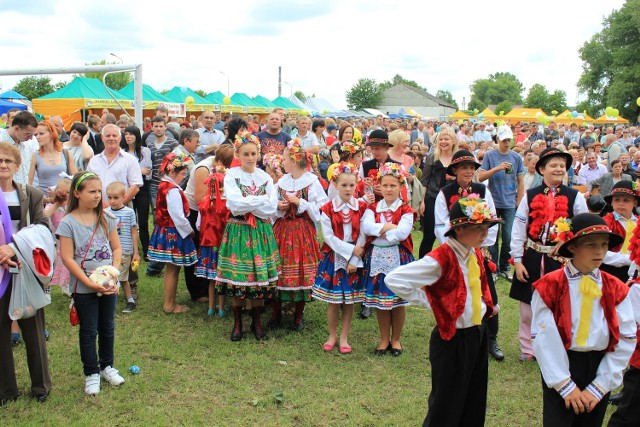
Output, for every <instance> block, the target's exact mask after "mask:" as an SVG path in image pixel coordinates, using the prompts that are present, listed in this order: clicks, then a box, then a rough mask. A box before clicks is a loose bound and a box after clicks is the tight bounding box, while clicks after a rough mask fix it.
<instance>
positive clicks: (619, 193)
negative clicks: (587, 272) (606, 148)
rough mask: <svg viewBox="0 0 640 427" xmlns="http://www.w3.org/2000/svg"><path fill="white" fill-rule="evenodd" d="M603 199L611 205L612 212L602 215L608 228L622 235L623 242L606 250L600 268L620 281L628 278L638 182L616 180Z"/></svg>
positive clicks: (639, 198) (625, 280)
mask: <svg viewBox="0 0 640 427" xmlns="http://www.w3.org/2000/svg"><path fill="white" fill-rule="evenodd" d="M604 200H605V201H606V202H607V204H608V205H609V206H611V207H613V212H610V213H608V214H606V215H605V216H604V221H605V222H606V223H607V226H608V227H609V229H610V230H611V231H612V232H614V233H616V234H619V235H620V236H622V238H623V239H624V242H623V243H622V245H620V246H616V247H615V248H613V249H612V250H611V251H608V252H607V256H606V257H605V258H604V261H603V262H602V266H601V267H600V270H602V271H606V272H607V273H609V274H612V275H614V276H616V277H617V278H618V279H620V280H621V281H622V282H625V283H626V282H627V281H628V280H629V266H630V265H631V258H630V257H629V253H630V249H629V247H630V243H631V239H632V238H633V234H634V230H635V229H636V224H637V223H638V218H637V217H636V216H635V215H634V214H633V212H634V210H635V208H636V207H637V206H638V202H640V195H639V194H638V184H637V183H635V182H633V181H618V182H617V183H616V184H615V185H614V186H613V190H612V191H611V194H610V195H608V196H605V198H604Z"/></svg>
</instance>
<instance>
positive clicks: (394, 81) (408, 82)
mask: <svg viewBox="0 0 640 427" xmlns="http://www.w3.org/2000/svg"><path fill="white" fill-rule="evenodd" d="M398 84H405V85H407V86H411V87H415V88H418V89H422V90H424V91H425V92H427V88H426V87H423V86H420V85H419V84H418V83H417V82H416V81H414V80H408V79H405V78H404V77H402V76H401V75H400V74H396V75H395V76H393V78H392V79H391V80H387V81H384V82H382V83H380V89H381V90H383V91H384V90H387V89H389V88H390V87H391V86H395V85H398Z"/></svg>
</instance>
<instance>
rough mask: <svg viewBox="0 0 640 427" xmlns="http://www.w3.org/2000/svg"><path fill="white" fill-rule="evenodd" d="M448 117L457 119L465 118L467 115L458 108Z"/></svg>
mask: <svg viewBox="0 0 640 427" xmlns="http://www.w3.org/2000/svg"><path fill="white" fill-rule="evenodd" d="M449 118H450V119H453V120H458V119H462V120H466V119H468V118H469V115H468V114H466V113H465V112H464V111H460V110H458V111H456V112H455V113H453V114H451V115H450V116H449Z"/></svg>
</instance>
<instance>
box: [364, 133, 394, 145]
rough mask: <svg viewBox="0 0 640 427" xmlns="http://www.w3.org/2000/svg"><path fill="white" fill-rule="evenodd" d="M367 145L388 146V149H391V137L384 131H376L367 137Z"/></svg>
mask: <svg viewBox="0 0 640 427" xmlns="http://www.w3.org/2000/svg"><path fill="white" fill-rule="evenodd" d="M367 145H386V146H387V147H391V144H389V135H387V133H386V132H385V131H383V130H380V129H376V130H374V131H373V132H371V133H370V134H369V136H368V137H367Z"/></svg>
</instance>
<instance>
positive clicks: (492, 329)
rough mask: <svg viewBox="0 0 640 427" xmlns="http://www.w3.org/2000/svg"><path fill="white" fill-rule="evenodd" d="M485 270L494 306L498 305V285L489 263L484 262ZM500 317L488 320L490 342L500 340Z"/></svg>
mask: <svg viewBox="0 0 640 427" xmlns="http://www.w3.org/2000/svg"><path fill="white" fill-rule="evenodd" d="M484 270H485V271H486V272H487V282H488V283H489V291H490V292H491V299H492V300H493V305H494V306H495V305H496V304H498V292H497V291H496V284H495V282H494V281H493V274H491V270H489V261H487V260H486V258H485V260H484ZM499 318H500V315H499V314H496V315H495V316H493V317H490V318H489V319H487V332H488V334H489V341H495V340H497V339H498V331H499V329H500V320H499Z"/></svg>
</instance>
